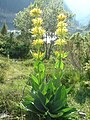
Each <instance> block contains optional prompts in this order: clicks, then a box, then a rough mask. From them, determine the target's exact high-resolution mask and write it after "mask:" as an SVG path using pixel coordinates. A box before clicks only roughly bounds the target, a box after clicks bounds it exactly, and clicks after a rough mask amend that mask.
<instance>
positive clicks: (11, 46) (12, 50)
mask: <svg viewBox="0 0 90 120" xmlns="http://www.w3.org/2000/svg"><path fill="white" fill-rule="evenodd" d="M30 49H31V42H30V40H26V39H25V38H23V37H22V36H18V37H17V38H16V37H15V36H14V34H13V33H10V34H8V35H4V36H3V35H0V54H2V55H4V56H7V57H8V56H9V57H10V58H17V59H18V58H21V59H22V58H27V57H29V58H31V57H32V56H31V54H30Z"/></svg>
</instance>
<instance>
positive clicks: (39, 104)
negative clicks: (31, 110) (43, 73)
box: [34, 97, 46, 113]
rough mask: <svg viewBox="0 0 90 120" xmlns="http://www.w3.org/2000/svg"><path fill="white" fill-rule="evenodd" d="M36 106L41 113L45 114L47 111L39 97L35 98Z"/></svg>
mask: <svg viewBox="0 0 90 120" xmlns="http://www.w3.org/2000/svg"><path fill="white" fill-rule="evenodd" d="M34 105H35V107H36V108H37V109H38V110H39V111H40V112H43V113H45V112H46V109H45V108H44V105H43V104H42V102H41V101H40V99H39V98H38V97H37V98H35V100H34Z"/></svg>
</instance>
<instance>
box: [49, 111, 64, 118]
mask: <svg viewBox="0 0 90 120" xmlns="http://www.w3.org/2000/svg"><path fill="white" fill-rule="evenodd" d="M48 114H49V115H50V117H51V118H59V117H61V116H62V115H63V112H60V113H58V114H51V113H50V112H48Z"/></svg>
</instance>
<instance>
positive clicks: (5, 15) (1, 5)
mask: <svg viewBox="0 0 90 120" xmlns="http://www.w3.org/2000/svg"><path fill="white" fill-rule="evenodd" d="M33 1H34V0H0V27H1V26H2V24H3V23H4V22H6V23H7V24H8V27H9V29H14V26H13V19H14V18H15V14H16V13H18V12H19V11H20V10H23V9H24V8H26V7H28V6H29V4H30V3H31V2H33Z"/></svg>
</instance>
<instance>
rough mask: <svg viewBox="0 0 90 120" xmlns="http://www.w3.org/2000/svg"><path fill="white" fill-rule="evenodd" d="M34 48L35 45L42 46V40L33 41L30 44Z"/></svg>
mask: <svg viewBox="0 0 90 120" xmlns="http://www.w3.org/2000/svg"><path fill="white" fill-rule="evenodd" d="M32 44H33V45H34V46H36V45H43V44H44V41H43V40H42V39H36V40H34V41H33V43H32Z"/></svg>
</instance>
